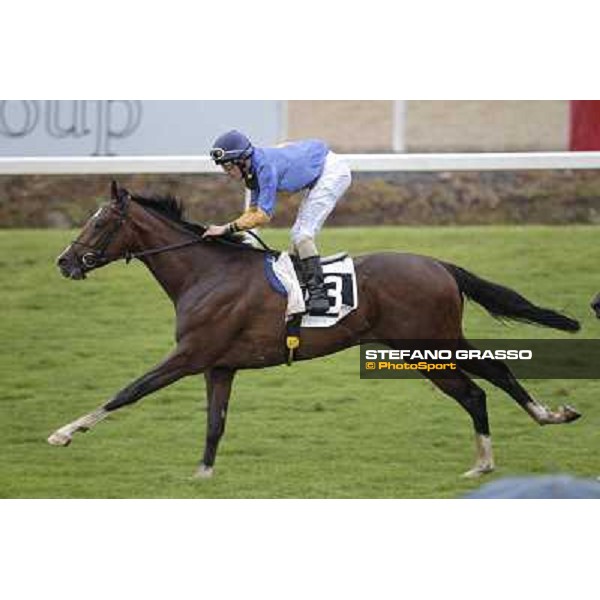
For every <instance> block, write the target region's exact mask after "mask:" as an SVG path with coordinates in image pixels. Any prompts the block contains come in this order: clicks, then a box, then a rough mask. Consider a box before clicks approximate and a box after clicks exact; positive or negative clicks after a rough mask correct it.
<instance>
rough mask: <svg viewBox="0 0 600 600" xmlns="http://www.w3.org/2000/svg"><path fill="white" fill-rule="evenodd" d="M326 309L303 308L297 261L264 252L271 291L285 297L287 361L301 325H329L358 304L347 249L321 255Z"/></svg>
mask: <svg viewBox="0 0 600 600" xmlns="http://www.w3.org/2000/svg"><path fill="white" fill-rule="evenodd" d="M321 264H322V266H323V277H324V283H325V289H326V290H327V297H328V299H329V310H328V311H327V313H326V314H324V315H311V314H309V313H307V312H306V303H305V301H306V300H307V299H308V296H307V291H306V290H305V289H304V286H303V285H302V284H301V282H302V278H301V276H300V273H299V265H298V264H297V262H295V261H293V260H292V259H291V258H290V255H289V254H287V253H286V252H282V253H281V254H280V255H279V256H278V257H275V256H272V255H266V256H265V275H266V277H267V280H268V281H269V283H270V284H271V287H272V288H273V290H274V291H276V292H277V293H279V294H281V295H282V296H285V297H287V307H286V314H285V316H286V323H287V337H286V345H287V348H288V351H289V352H288V365H290V364H291V363H292V361H293V358H294V350H295V349H296V348H298V346H299V345H300V329H301V327H331V326H332V325H335V324H336V323H337V322H338V321H340V320H341V319H343V318H344V317H345V316H346V315H348V313H350V312H352V311H353V310H354V309H355V308H357V306H358V293H357V290H356V274H355V272H354V262H353V261H352V258H350V257H349V256H348V254H347V253H345V252H341V253H339V254H335V255H333V256H329V257H326V258H323V259H321Z"/></svg>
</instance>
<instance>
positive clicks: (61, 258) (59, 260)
mask: <svg viewBox="0 0 600 600" xmlns="http://www.w3.org/2000/svg"><path fill="white" fill-rule="evenodd" d="M66 262H67V259H66V258H65V257H64V256H59V257H58V258H57V259H56V264H57V265H58V266H59V267H60V266H62V265H64V264H65V263H66Z"/></svg>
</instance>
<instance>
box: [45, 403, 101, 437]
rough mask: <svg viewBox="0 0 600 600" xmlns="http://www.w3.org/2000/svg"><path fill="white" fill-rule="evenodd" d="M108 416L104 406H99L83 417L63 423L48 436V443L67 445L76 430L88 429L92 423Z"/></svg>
mask: <svg viewBox="0 0 600 600" xmlns="http://www.w3.org/2000/svg"><path fill="white" fill-rule="evenodd" d="M107 416H108V411H107V410H105V409H104V408H99V409H98V410H95V411H94V412H91V413H89V414H87V415H84V416H83V417H81V418H79V419H77V420H76V421H73V422H72V423H68V424H67V425H64V426H63V427H61V428H60V429H57V430H56V431H55V432H54V433H53V434H52V435H51V436H50V437H49V438H48V443H49V444H51V445H52V446H68V445H69V444H70V443H71V440H72V438H73V434H74V433H76V432H77V431H88V430H89V429H91V428H92V427H94V425H96V424H97V423H99V422H100V421H102V419H105V418H106V417H107Z"/></svg>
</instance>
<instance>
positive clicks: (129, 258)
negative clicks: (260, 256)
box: [123, 211, 279, 264]
mask: <svg viewBox="0 0 600 600" xmlns="http://www.w3.org/2000/svg"><path fill="white" fill-rule="evenodd" d="M152 212H154V211H152ZM157 216H159V217H160V218H163V217H162V215H157ZM169 223H171V222H170V221H169ZM200 226H201V227H202V228H204V229H205V230H206V229H208V227H206V226H205V225H202V224H200ZM185 233H190V232H189V231H188V230H185ZM244 233H246V234H248V235H250V236H251V237H252V238H254V239H255V240H256V241H257V242H258V243H259V244H260V245H261V246H262V248H256V247H254V246H249V245H248V244H244V243H242V242H234V241H231V240H228V239H226V238H223V237H214V238H209V239H205V238H201V237H200V238H199V237H194V238H192V239H190V240H186V241H185V242H179V243H178V244H170V245H168V246H159V247H158V248H150V249H148V250H141V251H140V252H129V251H127V252H126V253H125V256H124V257H123V258H124V259H125V262H126V263H127V264H128V263H129V262H131V261H132V260H133V259H134V258H137V259H139V258H143V257H145V256H153V255H155V254H161V253H162V252H170V251H172V250H179V249H180V248H186V247H188V246H193V245H194V244H201V243H211V242H213V241H214V242H216V243H218V244H222V245H224V246H231V247H233V248H238V249H240V250H252V251H254V252H266V253H268V254H272V255H275V256H278V255H279V252H278V251H277V250H274V249H273V248H271V247H270V246H268V245H267V244H266V243H265V242H264V241H263V240H262V239H261V238H260V237H259V236H258V235H257V234H256V233H254V232H253V231H245V232H244Z"/></svg>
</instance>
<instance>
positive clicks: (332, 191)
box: [291, 152, 352, 258]
mask: <svg viewBox="0 0 600 600" xmlns="http://www.w3.org/2000/svg"><path fill="white" fill-rule="evenodd" d="M351 181H352V175H351V173H350V167H349V166H348V163H346V161H345V160H343V159H342V158H340V157H339V156H338V155H337V154H334V153H333V152H329V153H328V154H327V156H326V157H325V165H324V166H323V172H322V173H321V176H320V177H319V179H317V181H316V182H315V184H314V185H313V187H312V188H311V189H310V190H309V191H308V192H307V194H306V195H305V196H304V198H303V200H302V202H301V203H300V208H299V209H298V216H297V217H296V221H295V222H294V225H293V227H292V231H291V237H292V244H293V246H294V247H296V248H298V245H299V244H300V245H302V242H303V241H309V240H310V242H312V243H314V241H313V240H314V238H315V237H316V235H317V233H318V232H319V231H320V229H321V227H323V223H324V222H325V219H327V217H328V216H329V214H330V213H331V211H332V210H333V209H334V208H335V205H336V203H337V201H338V200H339V199H340V198H341V197H342V195H343V194H344V192H345V191H346V190H347V189H348V187H349V186H350V183H351ZM300 254H301V258H304V257H302V254H304V253H303V252H301V253H300Z"/></svg>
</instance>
